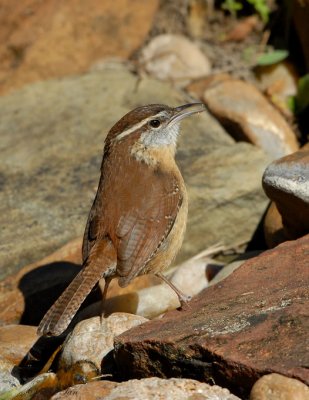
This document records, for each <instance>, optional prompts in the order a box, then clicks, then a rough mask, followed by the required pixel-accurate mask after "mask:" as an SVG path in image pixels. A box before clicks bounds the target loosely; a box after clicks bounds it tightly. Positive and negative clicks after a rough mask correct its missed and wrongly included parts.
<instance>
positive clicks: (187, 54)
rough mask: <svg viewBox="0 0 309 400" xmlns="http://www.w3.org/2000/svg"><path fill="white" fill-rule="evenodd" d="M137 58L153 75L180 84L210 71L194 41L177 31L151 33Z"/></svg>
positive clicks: (184, 83)
mask: <svg viewBox="0 0 309 400" xmlns="http://www.w3.org/2000/svg"><path fill="white" fill-rule="evenodd" d="M139 62H140V64H141V67H142V68H145V70H146V71H147V72H148V73H149V74H150V75H151V76H153V77H154V78H158V79H162V80H167V81H170V82H173V83H175V84H176V85H181V86H183V85H186V84H187V83H188V82H189V81H190V80H191V79H196V78H200V77H201V76H205V75H208V74H209V73H210V71H211V68H210V62H209V60H208V59H207V57H206V56H205V54H203V53H202V51H201V50H200V49H199V48H198V46H197V45H196V44H195V43H194V42H192V41H190V40H189V39H188V38H186V37H185V36H181V35H171V34H165V35H159V36H156V37H154V38H153V39H152V40H151V41H150V43H148V44H147V45H146V46H145V47H144V48H143V50H142V52H141V56H140V60H139Z"/></svg>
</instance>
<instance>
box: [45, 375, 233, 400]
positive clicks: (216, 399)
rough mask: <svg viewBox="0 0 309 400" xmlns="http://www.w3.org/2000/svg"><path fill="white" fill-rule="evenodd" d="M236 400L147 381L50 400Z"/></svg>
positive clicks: (183, 384)
mask: <svg viewBox="0 0 309 400" xmlns="http://www.w3.org/2000/svg"><path fill="white" fill-rule="evenodd" d="M167 394H168V399H169V400H188V399H192V400H194V399H196V400H239V397H236V396H234V395H233V394H231V393H230V392H229V391H228V390H227V389H223V388H221V387H219V386H210V385H207V384H206V383H201V382H198V381H195V380H193V379H159V378H146V379H141V380H135V379H134V380H130V381H128V382H121V383H116V382H109V381H106V382H93V383H87V384H86V385H77V386H74V387H72V388H69V389H67V390H65V391H63V392H59V393H57V394H55V395H54V396H53V397H52V398H51V400H61V399H67V400H75V399H76V400H77V399H83V400H95V399H98V398H100V399H103V398H104V399H105V400H124V399H126V400H131V399H132V400H145V399H147V400H165V399H166V398H167Z"/></svg>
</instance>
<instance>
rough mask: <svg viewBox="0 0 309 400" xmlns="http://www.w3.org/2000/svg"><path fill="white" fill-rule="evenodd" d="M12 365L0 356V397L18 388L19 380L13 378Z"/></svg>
mask: <svg viewBox="0 0 309 400" xmlns="http://www.w3.org/2000/svg"><path fill="white" fill-rule="evenodd" d="M13 368H14V364H13V363H12V362H10V361H8V360H7V359H6V358H4V357H2V354H1V355H0V396H1V393H4V392H7V391H8V390H11V389H14V388H17V387H19V386H20V383H19V380H18V379H17V377H16V376H13V374H12V370H13Z"/></svg>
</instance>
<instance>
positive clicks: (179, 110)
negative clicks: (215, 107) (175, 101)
mask: <svg viewBox="0 0 309 400" xmlns="http://www.w3.org/2000/svg"><path fill="white" fill-rule="evenodd" d="M205 110H206V107H205V104H203V103H190V104H184V105H183V106H179V107H175V108H174V110H173V111H174V115H173V116H172V118H171V119H170V122H169V125H174V124H175V123H177V122H179V121H181V120H182V119H183V118H186V117H189V116H190V115H192V114H196V113H200V112H202V111H205Z"/></svg>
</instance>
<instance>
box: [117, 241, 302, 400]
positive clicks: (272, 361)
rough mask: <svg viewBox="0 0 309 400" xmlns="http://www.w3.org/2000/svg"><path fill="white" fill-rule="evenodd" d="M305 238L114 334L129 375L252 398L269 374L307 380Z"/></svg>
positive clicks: (122, 367) (125, 373)
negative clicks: (184, 306) (182, 304)
mask: <svg viewBox="0 0 309 400" xmlns="http://www.w3.org/2000/svg"><path fill="white" fill-rule="evenodd" d="M308 251H309V235H307V236H305V237H303V238H301V239H298V240H296V241H291V242H286V243H284V244H281V245H279V246H278V247H276V248H275V249H272V250H268V251H266V252H264V253H262V254H261V255H260V256H258V257H254V258H252V259H250V260H248V261H246V262H245V263H244V264H243V265H242V266H241V267H239V268H238V269H237V270H236V271H234V273H232V274H231V275H229V276H228V277H227V278H226V279H224V280H223V281H221V282H219V283H218V284H216V285H213V286H210V287H208V288H206V289H205V290H203V291H202V292H201V293H200V295H198V296H197V297H196V298H194V299H192V301H191V302H190V309H188V310H182V311H171V312H169V313H167V314H166V315H165V316H164V318H162V319H160V320H153V321H150V322H147V323H145V324H143V325H141V326H139V327H137V328H134V329H131V330H130V331H128V332H125V333H124V334H122V335H120V336H118V337H117V338H116V340H115V360H116V363H117V365H118V367H119V369H120V371H121V373H122V376H123V377H124V376H125V377H128V378H140V377H147V376H153V375H156V376H159V377H167V378H169V377H184V378H185V377H190V378H194V379H198V380H201V381H210V380H211V381H212V382H215V383H218V382H220V384H221V385H223V386H225V387H228V388H230V389H231V390H232V391H233V392H235V393H237V392H238V393H239V392H240V388H243V390H244V392H243V393H242V396H244V397H245V396H246V394H248V393H249V391H250V389H251V387H252V385H253V384H254V382H255V381H256V380H257V379H258V378H259V377H260V376H261V374H265V373H268V371H270V370H271V371H273V372H277V373H281V374H284V375H286V376H288V377H294V378H297V379H299V380H301V381H303V382H304V383H307V384H308V383H309V371H308V369H307V368H306V365H308V361H309V360H308V352H305V351H304V343H305V340H306V337H307V334H308V324H307V320H306V315H307V309H308V294H309V289H308V280H309V269H308V268H307V267H308Z"/></svg>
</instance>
